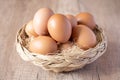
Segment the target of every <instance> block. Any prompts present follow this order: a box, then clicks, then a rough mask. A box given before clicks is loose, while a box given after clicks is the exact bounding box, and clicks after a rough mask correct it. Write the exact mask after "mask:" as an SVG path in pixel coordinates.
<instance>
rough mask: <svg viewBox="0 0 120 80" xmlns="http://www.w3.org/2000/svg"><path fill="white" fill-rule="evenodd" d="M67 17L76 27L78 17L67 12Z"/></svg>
mask: <svg viewBox="0 0 120 80" xmlns="http://www.w3.org/2000/svg"><path fill="white" fill-rule="evenodd" d="M66 17H67V18H68V20H69V21H70V23H71V26H72V27H75V26H76V25H77V19H76V18H75V16H73V15H70V14H67V15H66Z"/></svg>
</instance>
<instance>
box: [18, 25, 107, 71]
mask: <svg viewBox="0 0 120 80" xmlns="http://www.w3.org/2000/svg"><path fill="white" fill-rule="evenodd" d="M25 26H26V25H24V26H23V27H22V28H21V29H20V30H19V31H18V33H17V37H16V49H17V52H18V54H19V55H20V56H21V58H22V59H23V60H25V61H29V62H32V63H33V64H35V65H37V66H40V67H42V68H43V69H45V70H49V71H54V72H67V71H72V70H75V69H80V68H82V67H83V66H85V65H86V64H89V63H91V62H93V61H95V60H96V59H97V58H98V57H100V56H101V55H102V54H103V53H105V51H106V48H107V39H106V36H105V34H104V31H103V29H102V28H100V27H98V26H97V27H96V29H95V30H94V33H95V34H96V37H97V41H98V43H97V45H96V46H95V47H94V48H90V49H88V50H85V51H84V50H82V49H80V48H79V47H78V46H76V45H73V46H72V47H71V48H68V49H65V50H62V51H61V52H60V53H55V54H54V55H41V54H38V53H32V52H30V51H29V49H28V45H27V44H28V43H29V41H30V38H29V37H28V36H27V34H26V33H25Z"/></svg>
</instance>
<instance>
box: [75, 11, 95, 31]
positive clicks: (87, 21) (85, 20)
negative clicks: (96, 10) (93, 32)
mask: <svg viewBox="0 0 120 80" xmlns="http://www.w3.org/2000/svg"><path fill="white" fill-rule="evenodd" d="M76 19H77V21H78V24H84V25H87V26H88V27H89V28H91V29H95V27H96V23H95V21H94V17H93V16H92V14H90V13H88V12H81V13H79V14H77V15H76Z"/></svg>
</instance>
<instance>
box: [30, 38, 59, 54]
mask: <svg viewBox="0 0 120 80" xmlns="http://www.w3.org/2000/svg"><path fill="white" fill-rule="evenodd" d="M29 50H30V51H31V52H34V53H39V54H44V55H46V54H53V52H55V51H56V50H57V44H56V42H55V41H54V40H53V39H52V38H50V37H49V36H39V37H37V38H35V39H34V40H32V41H31V42H30V45H29Z"/></svg>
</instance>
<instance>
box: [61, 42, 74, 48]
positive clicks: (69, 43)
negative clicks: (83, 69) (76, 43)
mask: <svg viewBox="0 0 120 80" xmlns="http://www.w3.org/2000/svg"><path fill="white" fill-rule="evenodd" d="M72 46H73V43H72V42H70V41H67V42H66V43H63V44H61V46H60V49H61V50H64V49H68V48H70V47H72Z"/></svg>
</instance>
